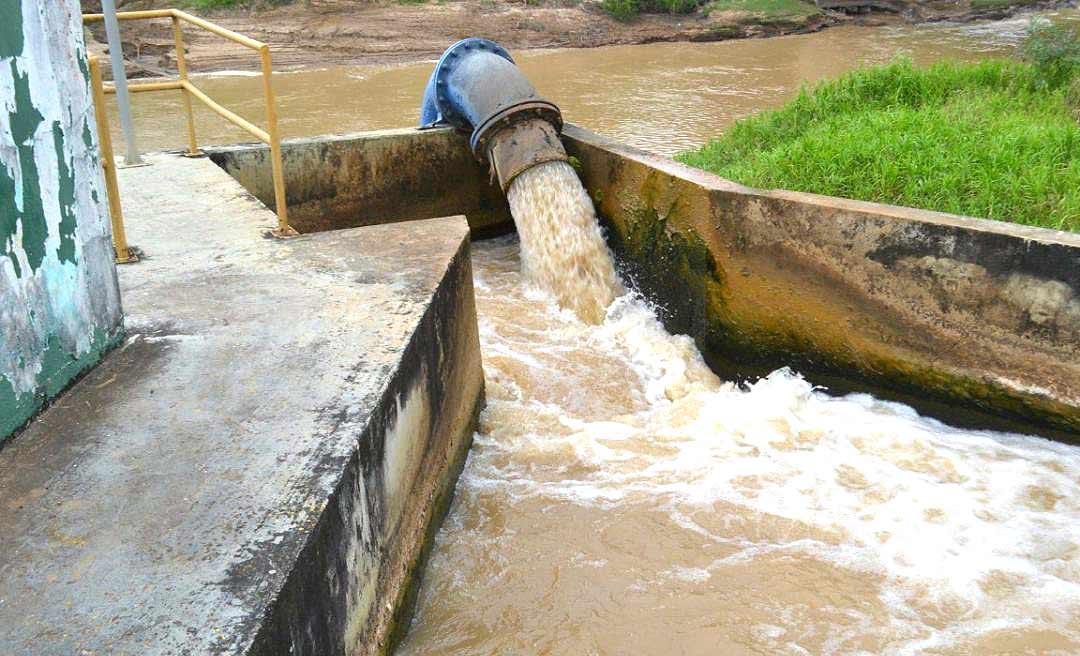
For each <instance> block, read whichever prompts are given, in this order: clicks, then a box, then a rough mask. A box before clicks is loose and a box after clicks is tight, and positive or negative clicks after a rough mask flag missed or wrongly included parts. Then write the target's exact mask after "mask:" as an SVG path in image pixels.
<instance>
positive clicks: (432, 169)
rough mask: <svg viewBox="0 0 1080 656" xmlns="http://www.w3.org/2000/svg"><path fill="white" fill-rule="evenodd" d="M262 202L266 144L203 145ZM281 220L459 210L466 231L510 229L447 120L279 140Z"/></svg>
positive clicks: (359, 219)
mask: <svg viewBox="0 0 1080 656" xmlns="http://www.w3.org/2000/svg"><path fill="white" fill-rule="evenodd" d="M206 150H207V152H208V153H209V155H210V157H211V159H213V160H214V161H215V162H217V163H218V164H219V165H220V166H222V167H223V168H224V169H225V170H226V171H228V172H229V174H230V175H232V176H233V177H234V178H236V179H237V180H239V181H240V183H241V184H242V185H244V187H245V188H246V189H247V190H248V191H250V192H251V193H252V194H254V195H255V196H256V197H258V198H259V200H261V201H263V202H264V203H265V204H266V205H267V206H268V207H273V205H274V186H273V180H272V179H271V177H270V163H269V159H268V158H269V153H270V151H269V148H267V147H266V146H265V145H262V144H253V145H240V146H224V147H218V148H207V149H206ZM282 162H283V165H284V168H285V180H286V185H285V190H286V196H287V200H288V203H289V221H290V222H291V223H292V224H293V227H295V228H296V229H297V230H299V231H300V232H302V233H308V232H317V231H321V230H331V229H337V228H352V227H355V226H362V225H375V224H381V223H391V222H395V221H409V220H415V219H426V218H429V217H432V216H446V215H451V214H464V215H465V217H466V218H467V219H468V221H469V226H470V227H471V228H472V231H473V235H474V236H484V235H490V234H498V233H500V232H506V231H507V230H512V229H513V223H512V221H511V219H510V207H509V205H507V202H506V197H505V196H504V195H503V193H502V191H501V190H500V189H499V186H498V184H493V183H492V180H491V176H490V173H489V171H488V167H487V166H486V165H482V164H480V162H478V161H477V160H476V158H474V157H473V155H472V154H471V153H470V152H469V148H468V137H467V136H466V135H463V134H460V133H458V132H456V131H454V130H452V129H449V128H440V129H435V130H417V129H402V130H383V131H379V132H365V133H359V134H348V135H337V136H327V137H318V138H313V139H294V140H290V141H287V142H285V143H284V144H282Z"/></svg>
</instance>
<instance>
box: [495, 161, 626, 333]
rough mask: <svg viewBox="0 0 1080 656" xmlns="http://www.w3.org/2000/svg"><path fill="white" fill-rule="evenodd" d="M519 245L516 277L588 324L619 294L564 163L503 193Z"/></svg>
mask: <svg viewBox="0 0 1080 656" xmlns="http://www.w3.org/2000/svg"><path fill="white" fill-rule="evenodd" d="M506 197H507V200H509V202H510V211H511V213H512V214H513V217H514V223H515V225H517V233H518V238H519V239H520V240H521V257H520V259H521V275H522V278H523V279H524V280H525V282H527V283H529V284H532V285H536V286H537V287H538V288H539V289H542V290H543V291H544V292H546V293H548V294H550V295H551V296H553V297H554V298H555V301H556V302H557V303H558V304H559V306H560V307H562V308H567V309H569V310H571V311H572V312H573V313H574V314H575V315H577V317H578V318H579V319H581V320H582V321H584V322H586V323H589V324H598V323H600V322H601V321H603V320H604V315H605V313H606V312H607V308H608V306H610V305H611V303H612V301H614V300H615V297H616V296H618V295H620V294H622V293H623V292H624V291H625V290H624V289H623V286H622V283H621V282H620V281H619V279H618V277H617V276H616V274H615V266H614V263H613V261H612V259H611V257H610V255H609V254H608V250H607V245H606V244H605V243H604V235H603V234H602V233H601V232H600V224H599V223H598V222H597V220H596V211H595V209H593V204H592V200H591V199H590V198H589V194H588V193H587V192H586V191H585V187H584V186H583V185H582V184H581V181H580V180H578V177H577V173H575V172H574V169H573V168H572V167H571V166H570V164H568V163H566V162H545V163H543V164H540V165H539V166H534V167H533V168H531V169H529V170H528V171H525V172H524V173H522V174H521V175H519V176H518V177H516V178H514V180H513V181H512V182H511V183H510V187H509V189H507V193H506Z"/></svg>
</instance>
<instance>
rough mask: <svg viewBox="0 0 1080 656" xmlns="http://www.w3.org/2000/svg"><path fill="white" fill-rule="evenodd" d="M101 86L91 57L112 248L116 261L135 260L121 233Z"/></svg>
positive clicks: (96, 64)
mask: <svg viewBox="0 0 1080 656" xmlns="http://www.w3.org/2000/svg"><path fill="white" fill-rule="evenodd" d="M103 86H104V85H103V84H102V82H101V64H100V63H99V62H98V59H97V57H91V58H90V90H91V92H92V94H93V98H94V120H95V122H96V123H97V130H98V141H99V143H100V146H101V168H103V169H104V170H105V195H106V199H105V200H106V202H107V203H108V204H109V218H110V219H111V221H112V238H113V249H114V250H115V251H116V253H115V256H116V262H117V263H118V264H125V263H128V262H138V261H139V258H138V257H136V256H135V255H134V254H133V253H132V252H131V249H129V248H128V244H127V234H126V233H125V232H124V212H123V209H122V208H121V206H120V188H119V187H118V186H117V184H116V162H115V161H114V160H113V148H112V135H111V134H110V133H109V119H108V116H107V115H106V111H107V106H106V104H105V92H104V90H103Z"/></svg>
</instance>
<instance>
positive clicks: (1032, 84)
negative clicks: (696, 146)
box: [679, 24, 1080, 231]
mask: <svg viewBox="0 0 1080 656" xmlns="http://www.w3.org/2000/svg"><path fill="white" fill-rule="evenodd" d="M1020 56H1021V59H1022V61H989V62H983V63H978V64H958V63H940V64H937V65H934V66H931V67H929V68H927V69H918V68H916V67H915V66H914V65H912V63H911V62H910V61H907V60H903V59H901V60H897V61H895V62H893V63H891V64H888V65H886V66H878V67H873V68H867V69H862V70H858V71H855V72H852V73H849V74H847V75H844V76H843V77H841V78H839V79H837V80H833V81H828V82H824V83H820V84H818V85H816V86H814V87H812V88H805V89H803V90H802V91H800V92H799V95H798V97H797V98H795V100H793V101H791V102H790V103H788V104H787V105H786V106H785V107H783V108H781V109H779V110H777V111H772V112H767V113H764V114H760V115H758V116H754V117H752V118H749V119H746V120H743V121H740V122H739V123H736V124H735V125H734V126H732V128H731V129H729V130H728V131H727V132H726V133H725V134H724V135H723V136H721V137H720V138H719V139H715V140H713V141H711V142H710V143H709V144H707V145H706V146H704V147H703V148H701V149H700V150H696V151H692V152H689V153H684V154H682V155H680V156H679V159H680V160H681V161H683V162H686V163H687V164H690V165H692V166H697V167H700V168H703V169H706V170H709V171H712V172H714V173H716V174H718V175H720V176H723V177H725V178H729V179H731V180H735V181H738V182H741V183H743V184H747V185H752V186H755V187H765V188H784V189H792V190H796V191H808V192H814V193H820V194H827V195H830V196H841V197H845V198H857V199H861V200H870V201H877V202H883V203H890V204H895V205H906V206H911V207H922V208H927V209H933V210H939V211H943V212H952V213H956V214H965V215H970V216H978V217H986V218H992V219H998V220H1002V221H1013V222H1017V223H1024V224H1030V225H1037V226H1043V227H1048V228H1055V229H1059V230H1073V231H1080V124H1078V122H1077V121H1078V118H1080V39H1078V36H1077V34H1076V33H1075V32H1073V31H1071V30H1067V29H1063V28H1057V27H1052V26H1049V25H1046V24H1033V25H1032V27H1031V28H1030V29H1029V35H1028V37H1027V40H1026V41H1025V42H1024V44H1023V46H1022V47H1021V49H1020Z"/></svg>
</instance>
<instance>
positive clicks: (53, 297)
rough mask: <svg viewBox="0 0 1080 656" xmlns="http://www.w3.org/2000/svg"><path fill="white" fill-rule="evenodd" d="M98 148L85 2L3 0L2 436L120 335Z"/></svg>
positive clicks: (0, 59) (0, 62) (0, 24)
mask: <svg viewBox="0 0 1080 656" xmlns="http://www.w3.org/2000/svg"><path fill="white" fill-rule="evenodd" d="M97 152H98V145H97V133H96V130H95V124H94V113H93V101H92V99H91V95H90V89H89V82H88V77H87V66H86V50H85V47H84V45H83V31H82V20H81V16H80V10H79V3H78V2H75V1H74V0H51V1H50V2H39V1H38V0H5V2H3V3H0V444H2V443H3V442H4V440H5V438H7V437H8V436H9V435H10V434H11V433H12V432H13V431H15V430H17V429H18V428H19V427H20V426H22V425H23V424H24V423H25V422H26V420H27V419H29V418H30V417H31V416H32V415H33V414H34V413H35V412H36V411H37V410H38V409H39V408H40V407H41V406H42V405H43V404H44V403H45V402H46V401H48V399H50V398H52V397H53V396H55V395H56V394H58V393H59V392H60V391H61V390H62V389H64V387H66V386H67V385H68V383H70V381H71V380H72V379H73V378H74V377H76V376H77V375H78V374H79V373H81V372H82V371H84V370H85V369H87V368H88V367H90V366H92V365H93V364H94V363H96V362H97V361H98V360H99V359H100V358H101V355H102V353H103V352H104V351H106V350H107V349H109V348H110V347H111V346H113V345H115V344H116V342H117V341H118V340H119V338H120V333H121V327H120V322H121V310H120V295H119V291H118V288H117V283H116V271H115V267H114V265H113V251H112V244H111V233H110V227H109V220H108V209H107V207H106V204H105V203H106V201H105V194H104V184H103V179H102V173H101V166H100V162H99V160H98V157H97ZM0 499H2V497H0Z"/></svg>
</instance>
